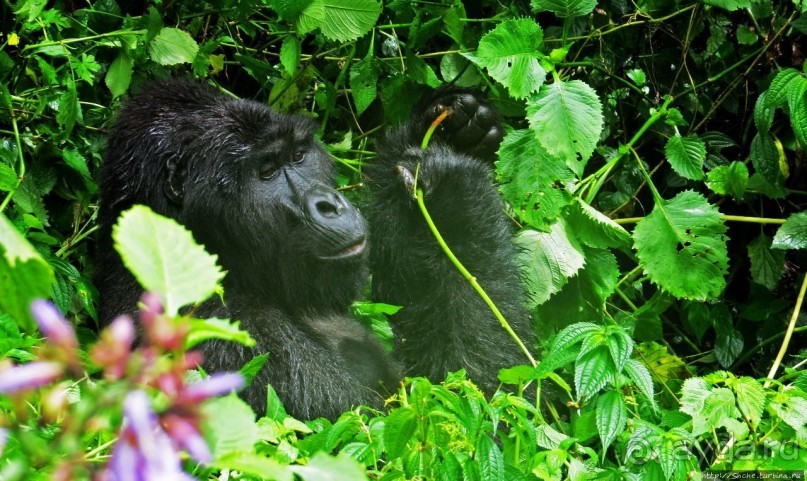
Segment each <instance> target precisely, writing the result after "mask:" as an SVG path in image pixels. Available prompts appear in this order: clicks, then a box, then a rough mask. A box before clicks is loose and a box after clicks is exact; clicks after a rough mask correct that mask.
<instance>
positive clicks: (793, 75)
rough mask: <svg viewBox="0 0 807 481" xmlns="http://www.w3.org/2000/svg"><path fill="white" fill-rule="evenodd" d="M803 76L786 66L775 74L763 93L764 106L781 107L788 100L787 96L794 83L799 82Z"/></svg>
mask: <svg viewBox="0 0 807 481" xmlns="http://www.w3.org/2000/svg"><path fill="white" fill-rule="evenodd" d="M803 80H804V78H803V77H802V76H801V73H799V71H798V70H796V69H792V68H786V69H784V70H782V71H781V72H779V73H778V74H776V77H774V78H773V80H772V81H771V86H770V87H768V90H767V93H766V95H765V107H767V108H769V109H775V108H777V107H782V106H784V105H785V103H786V102H787V100H788V96H789V95H790V92H791V90H792V89H794V88H795V87H793V86H794V85H797V84H799V83H801V82H802V81H803Z"/></svg>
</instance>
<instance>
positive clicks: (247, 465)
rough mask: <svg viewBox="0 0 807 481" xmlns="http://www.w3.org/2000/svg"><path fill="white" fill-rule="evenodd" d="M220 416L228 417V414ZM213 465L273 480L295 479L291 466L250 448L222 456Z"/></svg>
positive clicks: (285, 480) (290, 480)
mask: <svg viewBox="0 0 807 481" xmlns="http://www.w3.org/2000/svg"><path fill="white" fill-rule="evenodd" d="M219 417H220V418H226V416H219ZM212 467H214V468H218V469H220V470H229V469H232V470H235V471H239V472H241V473H244V474H251V475H253V476H257V477H259V478H260V479H271V480H272V481H293V479H294V473H292V471H291V466H288V465H285V464H281V463H280V462H278V461H275V460H274V459H272V458H268V457H266V456H263V455H258V454H254V453H252V452H251V450H249V449H247V450H244V451H235V452H231V453H228V454H226V455H224V456H221V457H219V458H218V459H216V460H215V461H214V462H213V463H212Z"/></svg>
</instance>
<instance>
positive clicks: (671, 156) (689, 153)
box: [664, 134, 706, 180]
mask: <svg viewBox="0 0 807 481" xmlns="http://www.w3.org/2000/svg"><path fill="white" fill-rule="evenodd" d="M664 154H665V155H666V156H667V160H669V161H670V165H671V166H672V168H673V170H675V171H676V172H678V175H680V176H681V177H684V178H687V179H692V180H700V179H702V178H703V161H704V159H706V144H705V143H704V142H703V140H701V139H699V138H698V137H682V136H681V135H678V134H676V135H673V136H672V137H670V138H669V140H667V144H666V145H665V146H664Z"/></svg>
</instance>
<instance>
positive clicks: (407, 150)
mask: <svg viewBox="0 0 807 481" xmlns="http://www.w3.org/2000/svg"><path fill="white" fill-rule="evenodd" d="M443 106H448V107H451V108H452V109H454V110H455V112H458V115H457V116H453V117H450V120H451V122H446V123H445V126H444V128H443V129H442V131H441V132H440V133H439V134H438V135H437V138H436V139H435V140H434V141H433V146H432V147H430V148H429V149H428V151H427V152H421V151H420V150H419V148H418V147H417V146H418V145H419V143H420V140H421V138H422V135H423V132H425V128H426V127H427V126H428V124H429V123H430V122H431V120H432V119H433V118H434V117H435V116H436V114H437V112H438V111H439V110H440V109H441V108H442V107H443ZM471 138H475V139H479V140H478V141H477V142H469V140H468V139H471ZM500 140H501V128H500V126H499V124H498V121H497V119H496V116H495V112H493V111H492V109H490V107H489V106H488V105H487V104H485V103H484V102H482V101H481V100H479V99H477V98H476V97H475V96H473V95H472V94H470V93H468V92H464V91H453V92H452V91H438V92H437V93H435V94H434V95H433V96H432V97H431V98H430V99H429V100H427V101H425V102H424V103H423V104H422V106H421V107H419V108H418V109H417V111H416V112H415V113H414V114H413V116H412V119H411V120H410V121H409V122H408V123H407V124H406V125H404V126H402V127H399V128H397V129H396V130H394V131H393V132H392V133H391V134H390V135H389V136H387V138H386V139H385V140H384V141H383V143H382V145H381V147H380V148H379V157H378V159H377V160H376V162H375V164H374V165H373V166H372V168H370V169H369V170H368V176H369V181H370V184H371V185H372V187H373V191H374V195H373V198H374V200H373V202H372V204H371V205H369V206H367V214H368V217H369V220H370V225H371V229H370V232H369V236H370V246H371V255H370V259H369V260H370V265H371V267H372V270H373V293H374V296H375V299H376V300H377V301H380V302H381V301H383V302H388V303H392V304H399V305H403V306H404V308H403V309H402V310H401V311H400V312H399V313H398V314H397V315H396V316H394V318H393V320H392V321H393V328H394V330H395V333H396V336H397V341H396V356H395V359H393V358H391V357H390V356H388V355H387V354H386V353H385V352H384V350H383V348H382V347H381V345H380V344H379V343H378V341H377V340H376V339H375V338H374V336H373V335H372V333H370V332H369V331H368V330H366V329H364V328H363V327H362V326H360V325H359V324H358V323H357V322H356V321H355V320H354V319H352V318H351V317H349V316H348V314H347V313H348V307H349V305H350V303H351V302H352V301H353V300H355V299H357V298H358V296H359V294H360V291H361V287H362V285H363V283H364V282H365V281H366V279H367V276H368V266H367V264H368V258H367V257H368V256H367V255H366V254H367V253H366V252H360V253H359V254H355V255H350V256H347V257H345V258H341V257H340V258H338V259H328V260H323V259H322V257H323V256H324V255H331V254H333V253H335V252H336V253H341V252H343V251H342V250H341V249H343V248H344V247H345V246H347V245H354V244H355V239H361V238H363V236H364V235H365V229H366V224H365V223H364V220H363V219H362V217H361V216H360V215H359V214H358V212H357V211H356V210H355V208H353V206H352V205H350V204H349V203H347V204H346V205H345V204H343V203H342V202H343V201H344V198H343V197H341V196H340V195H339V194H337V193H336V192H335V191H332V190H326V189H325V187H324V186H331V185H332V182H333V181H332V176H333V166H332V160H331V158H330V157H329V156H328V154H327V153H326V152H325V150H324V149H323V148H322V146H320V145H319V144H318V143H317V142H316V141H315V140H314V126H313V124H312V122H311V121H310V120H309V119H306V118H303V117H300V116H292V115H284V114H279V113H276V112H274V111H272V110H270V109H269V108H268V107H266V106H264V105H263V104H259V103H256V102H251V101H244V100H233V99H230V98H227V97H225V96H223V95H220V94H219V93H217V92H215V91H214V90H213V89H211V88H209V87H207V86H204V85H202V84H198V83H193V82H187V81H178V80H172V81H166V82H160V83H156V84H153V85H152V86H151V87H149V88H147V90H145V91H143V92H142V93H141V94H139V95H138V96H136V97H135V98H133V99H132V100H131V101H130V102H128V103H127V105H126V106H125V108H124V109H123V110H122V111H121V113H120V116H119V118H118V121H117V124H116V126H115V128H114V129H113V132H112V134H111V136H110V141H109V147H108V152H107V156H106V159H105V165H104V170H103V179H102V199H101V200H102V207H101V213H100V223H101V234H100V240H99V242H100V244H99V248H100V259H99V260H100V262H99V266H100V269H99V273H98V276H97V278H96V280H97V284H98V286H99V288H100V290H101V317H102V319H103V320H104V321H109V320H110V319H111V318H112V316H114V315H116V314H119V313H123V312H131V311H132V308H133V306H135V305H136V302H137V299H138V296H139V295H140V289H139V288H138V286H137V284H136V282H135V281H134V279H133V278H132V276H131V275H130V274H128V273H127V272H126V270H125V269H124V268H123V266H122V264H121V261H120V259H119V258H118V255H117V254H116V253H115V252H114V251H113V249H112V246H111V238H110V236H111V226H112V225H113V223H114V222H115V220H116V219H117V217H118V215H119V214H120V213H121V211H123V210H125V209H127V208H129V207H130V206H132V205H134V204H136V203H140V204H146V205H148V206H150V207H151V208H152V209H154V210H155V211H157V212H159V213H161V214H163V215H166V216H168V217H173V218H175V219H177V220H178V221H179V222H181V223H183V224H184V225H186V226H187V227H188V228H190V229H191V230H192V232H193V234H194V237H195V238H196V240H197V241H199V242H201V243H203V244H204V245H205V247H206V248H207V249H208V250H210V251H211V252H214V253H216V254H218V255H219V259H220V263H221V264H222V266H224V268H225V269H226V270H227V271H228V274H227V276H226V277H225V280H224V286H225V297H226V306H225V305H221V303H220V302H218V301H215V300H214V301H210V302H208V303H206V304H205V305H204V306H202V307H201V308H200V310H199V312H197V315H200V316H216V317H222V318H231V319H237V320H240V321H241V322H242V327H244V328H245V329H247V330H248V331H249V332H250V333H251V334H252V336H253V337H254V338H255V339H256V340H257V343H258V344H257V346H256V347H255V348H254V349H247V348H243V347H241V346H239V345H235V344H233V343H225V342H210V343H208V344H207V345H205V347H204V352H205V356H206V361H205V367H206V368H207V369H208V370H210V371H219V370H236V369H238V368H240V367H241V366H242V365H243V364H244V363H245V362H247V361H249V360H250V359H252V357H254V356H255V355H257V354H260V353H264V352H268V353H269V360H268V362H267V365H266V366H265V367H264V369H263V370H262V371H261V372H260V374H259V375H258V377H257V378H256V379H255V380H254V381H253V383H252V385H251V386H250V388H248V389H247V390H246V391H245V392H243V393H242V396H243V397H244V398H245V399H247V401H249V402H250V404H252V405H253V407H255V408H256V410H258V411H259V412H263V410H264V409H265V403H266V399H265V392H266V390H265V386H266V384H271V385H272V386H273V387H274V388H275V390H276V391H277V392H278V393H279V395H280V397H281V399H282V400H283V402H284V404H285V406H286V408H287V410H288V411H289V413H290V414H292V415H294V416H296V417H300V418H310V417H314V416H326V417H329V418H335V417H336V416H338V415H339V413H341V412H343V411H344V410H346V409H348V408H350V407H351V406H355V405H357V404H368V405H371V406H375V407H380V406H381V405H382V401H383V399H382V394H379V393H384V390H383V389H380V388H379V382H381V383H383V384H385V385H386V386H387V387H388V388H390V389H394V385H395V383H397V381H398V380H399V379H400V376H401V373H402V372H403V373H405V374H407V375H426V376H428V377H429V378H431V379H432V380H434V381H440V380H441V379H443V378H444V377H445V374H446V372H448V371H451V370H457V369H460V368H466V369H467V370H468V372H469V375H470V377H471V378H472V379H473V380H474V381H476V382H477V383H478V384H479V385H480V386H481V387H482V388H483V389H484V390H485V391H487V392H492V391H493V390H495V388H496V387H497V385H498V383H497V380H496V375H497V372H498V369H500V368H502V367H505V366H509V365H513V364H517V363H522V362H523V358H522V355H521V353H520V352H519V351H518V349H517V348H516V346H515V345H514V344H513V342H512V341H511V340H510V339H509V338H508V336H507V335H506V334H505V332H504V331H503V330H502V328H501V327H500V326H499V325H498V322H497V321H496V320H495V318H494V317H493V315H492V314H491V313H490V310H489V309H488V308H487V306H485V305H484V303H483V302H482V301H481V299H479V297H478V296H477V295H476V293H475V292H473V290H472V289H471V287H470V286H469V285H468V283H467V281H465V280H464V279H462V277H461V276H460V274H459V273H458V272H457V271H456V270H455V269H454V267H453V266H451V264H450V263H449V261H448V259H447V258H446V257H445V255H444V254H443V253H442V252H441V251H440V249H439V246H438V245H437V243H436V241H435V240H434V238H433V237H432V235H431V233H429V231H428V229H427V226H426V224H425V223H424V221H423V219H422V218H421V215H420V213H419V211H418V209H417V205H416V204H415V203H414V201H413V200H412V199H411V195H410V194H409V193H408V192H407V191H406V185H407V182H406V180H407V177H406V176H403V177H402V176H401V172H405V171H406V170H408V171H409V172H412V173H413V172H415V169H416V165H417V163H418V162H421V164H422V165H421V167H420V170H419V172H418V175H419V177H418V178H419V184H420V185H421V186H422V187H424V189H425V190H426V192H427V195H426V203H427V206H428V207H429V210H430V211H431V213H432V216H433V217H434V219H435V222H436V223H437V226H438V227H439V229H440V231H441V232H442V233H443V235H444V236H445V238H446V241H447V242H448V244H449V245H450V246H451V247H452V249H453V250H454V252H455V253H456V255H457V256H458V257H459V258H460V259H461V260H462V261H463V262H464V263H465V265H466V266H467V267H468V268H469V270H470V271H471V272H472V273H474V274H475V275H476V276H477V278H478V279H479V281H480V283H481V284H482V286H483V287H484V288H485V289H486V290H487V291H488V293H489V294H490V296H491V297H492V298H493V300H494V301H495V302H496V303H497V305H498V306H499V308H500V309H501V310H502V312H503V313H504V315H505V316H506V317H507V318H508V320H509V321H510V323H511V324H512V325H513V327H514V328H515V329H516V330H517V332H519V333H520V334H521V335H522V336H523V339H525V341H528V340H529V339H530V334H529V333H530V329H529V318H528V314H527V312H526V310H525V309H524V308H523V307H521V292H522V289H521V287H520V285H519V281H518V276H517V273H516V269H515V268H514V266H513V263H512V259H513V245H512V243H511V239H510V228H509V226H508V225H507V221H506V218H505V216H504V214H503V211H502V209H503V206H502V201H501V199H500V198H499V196H498V194H497V192H496V189H495V187H494V185H493V181H492V175H491V170H490V167H489V161H490V160H492V157H493V154H492V153H493V152H495V150H496V147H497V146H498V142H499V141H500ZM466 145H467V147H468V148H467V149H465V150H466V151H469V152H471V153H473V154H474V155H476V156H477V157H471V156H469V155H466V154H462V153H459V152H458V151H457V150H456V149H458V148H464V147H465V146H466ZM301 149H303V150H304V151H305V155H304V157H303V160H302V161H300V162H298V161H297V160H293V159H294V154H295V152H299V151H301ZM480 158H485V159H486V160H487V161H488V162H481V161H480ZM272 163H277V165H278V168H279V169H280V171H279V172H281V174H278V175H277V176H275V177H261V176H263V175H264V172H265V170H263V169H266V168H267V167H266V166H267V165H270V164H272ZM272 165H273V164H272ZM402 169H405V170H402ZM259 174H260V176H259ZM410 180H411V179H410ZM344 202H346V201H344ZM323 206H324V207H323ZM337 206H338V208H337ZM345 252H353V251H345ZM401 364H402V365H403V368H401Z"/></svg>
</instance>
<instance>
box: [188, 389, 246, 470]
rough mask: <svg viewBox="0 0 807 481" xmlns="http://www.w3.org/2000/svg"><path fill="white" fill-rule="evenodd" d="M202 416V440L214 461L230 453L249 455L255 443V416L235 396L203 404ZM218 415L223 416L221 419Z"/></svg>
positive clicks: (219, 398) (215, 399)
mask: <svg viewBox="0 0 807 481" xmlns="http://www.w3.org/2000/svg"><path fill="white" fill-rule="evenodd" d="M202 413H203V414H204V415H205V416H204V423H203V428H204V429H203V431H204V435H205V439H206V440H207V444H208V446H210V450H211V451H212V453H213V458H214V459H222V457H224V456H226V455H228V454H231V453H233V454H237V453H244V452H246V453H249V452H252V446H253V445H254V444H255V443H256V442H257V441H258V426H257V425H256V424H255V413H254V412H252V408H251V407H249V405H248V404H247V403H245V402H244V401H242V400H241V399H240V398H239V397H238V396H237V395H235V393H233V394H230V395H228V396H224V397H218V398H214V399H211V400H209V401H206V402H205V403H204V404H203V405H202ZM222 413H227V415H226V416H222ZM228 467H229V466H228Z"/></svg>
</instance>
